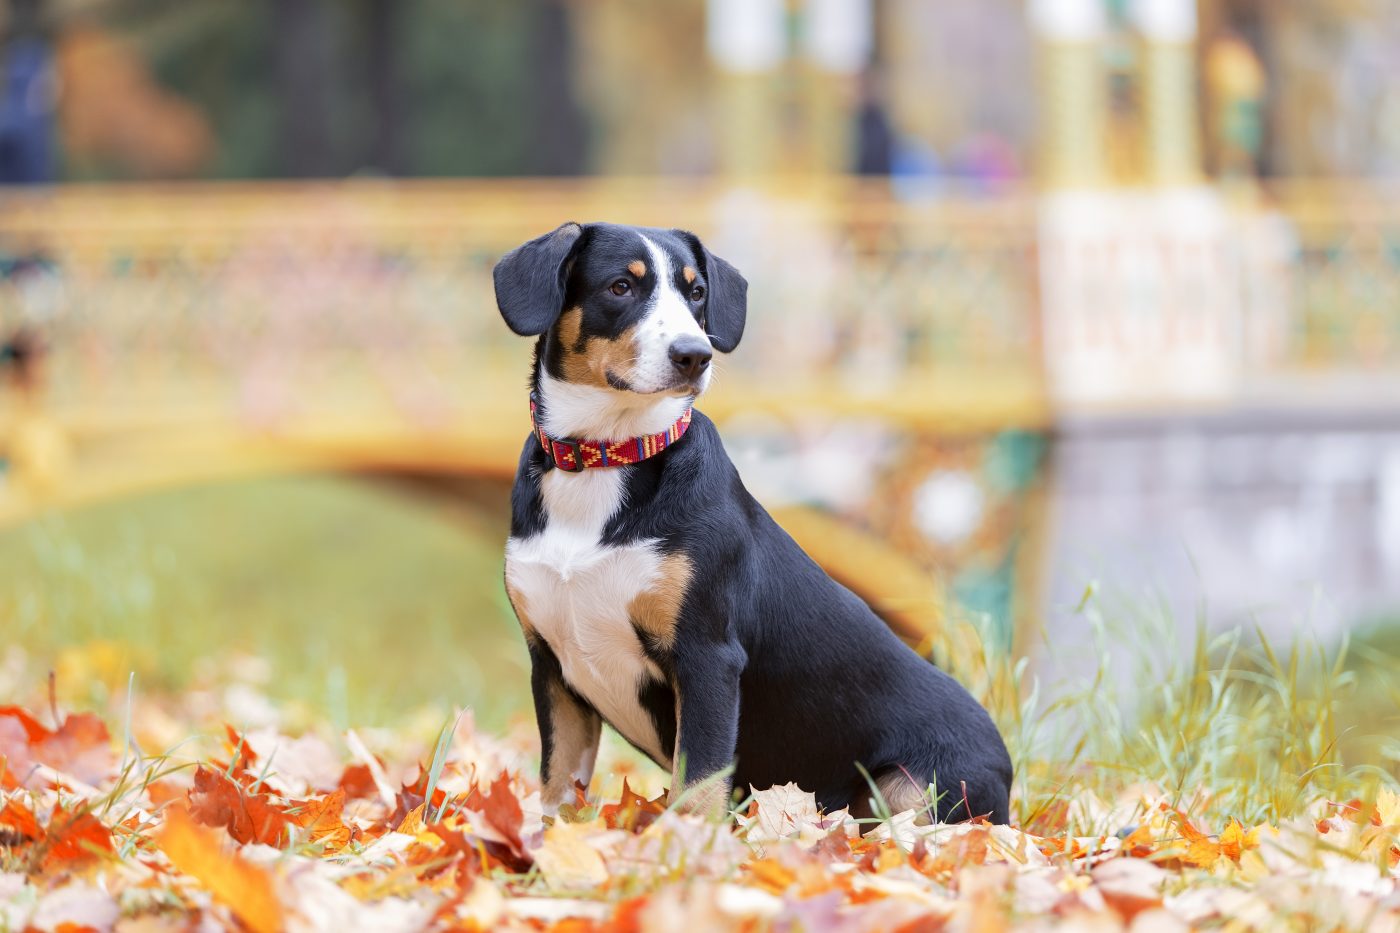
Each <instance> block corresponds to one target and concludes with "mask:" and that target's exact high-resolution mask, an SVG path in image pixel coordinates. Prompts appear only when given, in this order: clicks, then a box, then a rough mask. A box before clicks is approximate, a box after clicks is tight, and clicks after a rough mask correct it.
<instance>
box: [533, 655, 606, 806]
mask: <svg viewBox="0 0 1400 933" xmlns="http://www.w3.org/2000/svg"><path fill="white" fill-rule="evenodd" d="M526 641H527V644H528V646H529V649H530V688H531V692H532V693H533V694H534V697H535V719H536V720H537V721H538V723H539V727H540V785H541V792H540V800H541V803H543V805H544V810H545V812H546V813H548V814H551V815H553V814H555V813H558V812H559V805H560V804H562V803H566V802H568V801H571V800H572V799H573V796H574V781H580V782H582V783H583V785H584V786H585V787H587V786H588V782H589V781H590V780H592V779H593V764H594V762H595V761H596V760H597V757H598V739H599V737H600V735H601V733H602V728H603V720H602V718H601V717H600V716H599V715H598V712H597V710H595V709H593V707H591V706H589V705H588V704H587V703H585V702H584V701H583V699H582V698H581V697H580V696H579V695H578V694H577V693H575V692H574V691H573V690H572V689H570V688H569V685H568V684H567V683H566V682H565V681H564V673H563V671H562V670H561V669H560V667H559V659H558V658H557V657H555V655H554V652H553V651H551V650H550V647H549V645H547V644H545V643H544V639H542V638H540V637H539V636H537V635H536V636H533V637H528V636H527V639H526Z"/></svg>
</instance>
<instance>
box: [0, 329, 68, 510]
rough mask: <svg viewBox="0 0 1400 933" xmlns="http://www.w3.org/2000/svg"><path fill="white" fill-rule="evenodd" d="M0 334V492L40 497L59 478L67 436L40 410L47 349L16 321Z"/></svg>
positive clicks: (65, 457) (64, 462)
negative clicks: (16, 323) (14, 324)
mask: <svg viewBox="0 0 1400 933" xmlns="http://www.w3.org/2000/svg"><path fill="white" fill-rule="evenodd" d="M0 333H4V336H3V337H2V338H0V412H4V413H5V415H6V417H5V418H4V421H3V422H0V482H3V484H4V485H3V486H0V497H3V496H4V495H8V494H10V491H11V488H13V490H14V491H15V492H18V493H21V494H25V495H28V496H32V497H42V496H43V495H44V494H46V493H48V492H50V491H52V490H53V489H54V488H55V487H56V486H57V484H58V482H59V481H60V480H61V478H62V476H63V474H64V472H65V471H66V468H67V464H68V441H67V438H66V437H65V436H64V434H63V431H62V430H61V429H60V428H59V426H58V425H57V424H56V423H55V422H54V421H53V419H52V418H51V417H49V416H48V415H47V414H46V412H45V409H44V405H43V396H44V386H45V367H44V363H45V357H46V356H47V348H46V347H45V346H44V343H43V341H42V339H41V338H40V337H39V334H38V332H37V331H36V330H35V329H34V328H33V327H30V326H27V325H24V324H20V325H18V326H16V327H13V328H11V329H9V330H8V331H7V332H0Z"/></svg>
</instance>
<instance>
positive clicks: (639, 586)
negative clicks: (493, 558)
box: [506, 397, 670, 762]
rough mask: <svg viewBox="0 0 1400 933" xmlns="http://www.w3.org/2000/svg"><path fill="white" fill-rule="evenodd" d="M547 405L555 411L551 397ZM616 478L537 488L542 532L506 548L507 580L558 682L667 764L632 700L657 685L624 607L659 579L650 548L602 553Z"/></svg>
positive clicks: (554, 477)
mask: <svg viewBox="0 0 1400 933" xmlns="http://www.w3.org/2000/svg"><path fill="white" fill-rule="evenodd" d="M549 404H550V406H551V407H553V406H554V405H555V404H556V402H555V399H554V398H553V397H551V398H550V401H549ZM622 480H623V476H622V473H621V471H620V470H609V469H602V470H585V471H584V472H582V473H565V472H564V471H562V470H550V471H549V472H548V473H546V474H545V475H544V476H543V477H542V479H541V481H540V486H541V494H542V498H543V500H544V501H543V504H544V510H545V512H546V513H547V515H548V522H547V524H546V526H545V530H544V531H543V532H541V533H540V534H537V535H532V536H531V537H529V538H525V539H518V538H512V539H511V540H510V541H509V542H508V543H507V545H506V579H507V581H508V582H509V583H510V585H511V587H512V589H514V590H515V592H516V593H518V594H519V596H520V597H521V598H522V599H523V600H524V603H525V605H524V606H523V607H521V608H522V609H523V611H524V612H525V614H526V615H527V616H528V618H529V620H530V623H531V624H532V625H534V626H535V630H536V631H537V632H538V633H539V634H540V636H541V637H543V638H544V640H545V642H546V643H547V644H548V645H549V647H550V648H551V649H552V650H553V651H554V654H555V656H556V657H558V658H559V663H560V666H561V667H562V668H563V671H564V679H565V680H567V681H568V683H569V686H571V687H572V688H573V689H574V690H575V691H576V692H577V693H578V694H579V695H580V696H582V697H584V698H585V699H586V700H588V702H589V703H591V704H592V705H593V706H594V708H595V709H597V710H598V712H599V713H601V714H602V716H603V718H604V719H606V720H607V721H608V722H610V723H612V724H613V726H614V727H615V728H617V730H618V731H619V732H621V733H622V734H623V735H624V736H625V737H626V738H627V739H628V740H630V741H631V742H632V743H634V744H635V745H637V746H639V747H641V748H643V749H645V750H646V751H647V752H648V753H650V754H651V755H653V756H654V757H656V758H657V759H658V760H659V761H662V762H669V759H670V756H669V754H668V753H669V751H670V749H663V748H661V743H660V739H659V737H658V736H657V734H656V729H655V727H654V726H653V725H652V722H651V717H650V715H649V714H648V713H647V711H646V710H645V709H643V707H642V706H641V704H640V703H639V702H638V699H637V693H638V689H639V688H640V687H641V685H642V682H643V677H644V676H650V677H654V678H661V676H662V675H661V671H660V670H659V669H658V668H657V667H656V665H655V664H653V663H652V662H651V661H650V660H648V659H647V657H646V655H645V653H643V651H642V646H641V642H640V641H638V639H637V634H636V632H635V630H634V629H633V628H632V623H631V620H630V619H629V618H628V615H627V606H628V604H629V603H630V602H631V601H632V599H633V598H634V597H635V596H636V595H637V594H638V593H640V592H642V591H643V590H644V589H647V588H648V587H650V586H652V585H654V584H655V582H656V581H657V578H658V577H659V575H660V567H661V554H660V552H659V551H658V550H657V548H656V542H655V541H653V540H646V541H639V542H636V543H634V544H630V545H626V546H623V547H605V546H603V544H602V543H601V538H602V534H603V528H604V527H605V526H606V524H607V522H608V519H610V518H611V517H612V516H613V515H614V514H616V512H617V510H618V509H619V508H621V506H622V504H623V501H622V500H623V487H622Z"/></svg>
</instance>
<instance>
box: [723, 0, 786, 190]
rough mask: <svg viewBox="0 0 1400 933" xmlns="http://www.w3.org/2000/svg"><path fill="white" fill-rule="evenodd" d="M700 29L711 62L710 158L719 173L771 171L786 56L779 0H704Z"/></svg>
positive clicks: (740, 174)
mask: <svg viewBox="0 0 1400 933" xmlns="http://www.w3.org/2000/svg"><path fill="white" fill-rule="evenodd" d="M705 34H706V40H707V45H708V48H709V54H710V61H711V62H713V63H714V68H715V71H714V74H715V95H714V99H713V102H712V103H713V110H712V124H713V126H714V128H715V147H716V152H715V157H716V159H715V161H716V163H717V167H718V169H719V171H720V173H721V174H722V175H726V176H729V177H731V178H751V177H754V176H758V175H762V174H765V173H766V172H769V171H772V170H773V169H774V168H775V167H776V166H775V165H774V163H775V161H777V158H776V157H777V155H778V153H779V152H780V151H781V149H782V127H781V126H780V115H781V111H782V108H781V106H780V104H781V93H780V86H779V72H780V70H781V69H782V67H783V64H784V62H785V60H786V59H787V10H786V5H785V4H784V2H783V0H708V2H707V4H706V22H705Z"/></svg>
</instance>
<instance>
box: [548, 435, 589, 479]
mask: <svg viewBox="0 0 1400 933" xmlns="http://www.w3.org/2000/svg"><path fill="white" fill-rule="evenodd" d="M560 447H562V448H564V450H566V451H567V452H568V453H569V455H570V459H571V460H573V462H574V465H573V466H565V465H564V464H563V463H560V462H559V453H558V448H560ZM549 459H550V460H551V461H553V463H554V468H555V469H556V470H563V471H564V472H565V473H582V472H583V448H582V447H581V446H580V443H579V442H578V441H576V440H572V439H570V438H565V439H563V440H555V439H554V438H550V440H549Z"/></svg>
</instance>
